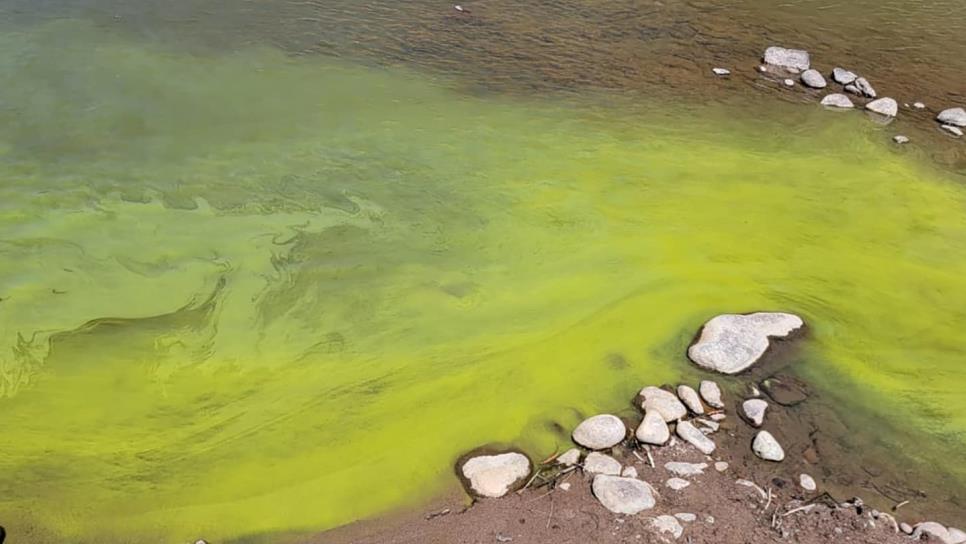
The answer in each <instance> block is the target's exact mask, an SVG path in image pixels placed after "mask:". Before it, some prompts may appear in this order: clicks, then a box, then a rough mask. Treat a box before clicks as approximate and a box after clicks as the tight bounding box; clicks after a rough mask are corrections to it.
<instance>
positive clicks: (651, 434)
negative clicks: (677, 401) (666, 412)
mask: <svg viewBox="0 0 966 544" xmlns="http://www.w3.org/2000/svg"><path fill="white" fill-rule="evenodd" d="M634 436H635V437H636V438H637V439H638V440H639V441H641V442H643V443H645V444H654V445H655V446H663V445H664V444H666V443H667V441H668V439H669V438H671V431H670V430H669V429H668V428H667V423H666V422H665V421H664V418H663V417H662V416H661V414H659V413H658V412H657V411H656V410H650V411H647V412H645V413H644V420H643V421H641V424H640V426H638V427H637V431H635V432H634Z"/></svg>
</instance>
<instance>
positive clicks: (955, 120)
mask: <svg viewBox="0 0 966 544" xmlns="http://www.w3.org/2000/svg"><path fill="white" fill-rule="evenodd" d="M936 120H938V121H939V122H940V123H944V124H947V125H955V126H957V127H966V110H964V109H963V108H949V109H946V110H943V111H941V112H939V115H937V116H936Z"/></svg>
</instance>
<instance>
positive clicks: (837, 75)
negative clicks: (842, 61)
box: [832, 67, 859, 85]
mask: <svg viewBox="0 0 966 544" xmlns="http://www.w3.org/2000/svg"><path fill="white" fill-rule="evenodd" d="M857 77H859V76H857V75H855V73H853V72H850V71H848V70H846V69H844V68H838V67H836V68H833V69H832V79H833V80H835V82H836V83H838V84H840V85H849V84H851V83H853V82H855V79H856V78H857Z"/></svg>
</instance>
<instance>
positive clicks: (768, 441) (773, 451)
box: [751, 431, 785, 461]
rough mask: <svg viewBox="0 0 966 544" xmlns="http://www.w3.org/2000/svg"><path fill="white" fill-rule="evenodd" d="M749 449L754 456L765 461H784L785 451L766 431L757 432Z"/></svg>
mask: <svg viewBox="0 0 966 544" xmlns="http://www.w3.org/2000/svg"><path fill="white" fill-rule="evenodd" d="M751 449H752V451H754V452H755V455H757V456H758V457H761V458H762V459H764V460H766V461H782V460H783V459H785V450H783V449H782V446H781V444H779V443H778V441H777V440H775V437H774V436H772V435H771V433H770V432H768V431H758V434H757V435H755V441H754V442H752V444H751Z"/></svg>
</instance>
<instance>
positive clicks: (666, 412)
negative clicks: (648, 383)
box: [640, 387, 688, 422]
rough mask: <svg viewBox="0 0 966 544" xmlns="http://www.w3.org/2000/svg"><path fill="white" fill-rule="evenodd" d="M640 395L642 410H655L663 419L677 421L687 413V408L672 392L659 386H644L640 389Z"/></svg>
mask: <svg viewBox="0 0 966 544" xmlns="http://www.w3.org/2000/svg"><path fill="white" fill-rule="evenodd" d="M640 396H641V397H642V398H643V399H644V402H643V403H641V407H643V408H644V411H645V412H651V411H656V412H657V413H659V414H661V417H663V418H664V421H668V422H670V421H677V420H679V419H681V418H682V417H684V416H686V415H688V409H687V408H685V407H684V405H683V404H681V401H680V400H678V397H677V396H676V395H675V394H674V393H671V392H669V391H665V390H663V389H661V388H659V387H645V388H644V389H641V392H640Z"/></svg>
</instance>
